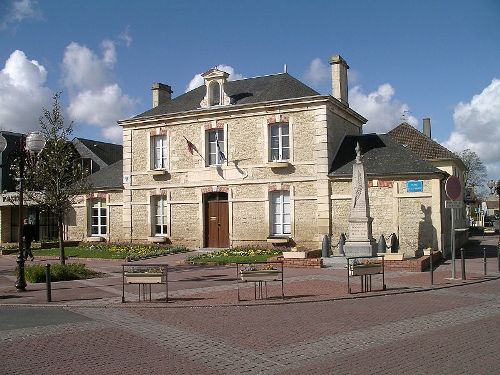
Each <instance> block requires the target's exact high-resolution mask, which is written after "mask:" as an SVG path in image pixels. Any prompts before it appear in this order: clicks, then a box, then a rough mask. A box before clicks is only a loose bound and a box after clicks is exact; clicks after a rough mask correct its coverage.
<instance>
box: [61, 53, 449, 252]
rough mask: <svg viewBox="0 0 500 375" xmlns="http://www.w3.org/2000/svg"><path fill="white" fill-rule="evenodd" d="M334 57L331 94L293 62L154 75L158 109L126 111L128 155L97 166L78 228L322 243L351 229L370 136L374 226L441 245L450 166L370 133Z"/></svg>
mask: <svg viewBox="0 0 500 375" xmlns="http://www.w3.org/2000/svg"><path fill="white" fill-rule="evenodd" d="M330 64H331V70H332V95H321V94H319V93H318V92H316V91H314V90H313V89H311V88H309V87H308V86H306V85H305V84H303V83H302V82H300V81H298V80H297V79H295V78H294V77H292V76H291V75H289V74H287V73H281V74H275V75H268V76H261V77H255V78H249V79H242V80H237V81H229V80H228V74H227V73H226V72H223V71H221V70H219V69H217V68H213V69H210V70H208V71H207V72H206V73H204V74H203V75H202V76H203V78H204V84H203V85H202V86H200V87H198V88H196V89H194V90H191V91H189V92H187V93H185V94H182V95H180V96H178V97H175V98H172V90H171V88H170V86H168V85H166V84H161V83H156V84H154V85H153V88H152V95H153V108H152V109H150V110H148V111H146V112H144V113H141V114H139V115H137V116H135V117H133V118H130V119H127V120H122V121H119V124H120V125H121V126H122V127H123V147H124V149H123V150H124V154H123V165H121V164H120V163H116V164H115V165H111V166H109V167H107V168H104V169H102V170H101V171H99V172H98V173H96V174H95V175H94V176H93V178H95V180H94V181H93V183H94V186H95V187H96V191H95V193H94V194H92V195H91V196H88V197H85V198H82V201H81V202H80V203H79V204H78V205H76V206H75V211H74V212H73V213H72V216H71V217H70V219H69V220H68V226H67V228H68V235H69V237H70V238H71V239H80V240H81V239H86V238H87V239H88V238H91V239H92V240H108V241H126V242H146V241H150V242H158V243H161V242H171V243H176V244H183V245H186V246H189V247H234V246H238V245H245V244H274V245H278V244H282V245H283V244H288V245H294V244H296V245H299V246H304V247H306V248H310V249H318V248H319V247H320V246H321V241H322V237H323V236H324V235H325V234H327V235H331V236H332V237H333V238H334V239H335V238H338V236H339V235H340V233H341V232H346V228H347V217H348V216H349V209H350V208H349V200H350V194H351V190H350V189H351V187H350V180H351V175H350V174H351V172H350V171H349V165H351V164H352V161H353V160H354V147H355V143H353V142H355V141H359V142H360V145H361V148H362V153H363V154H364V156H363V158H364V159H363V160H364V161H365V162H366V171H367V176H368V179H369V186H370V187H369V196H370V205H371V210H372V214H373V216H374V220H373V235H374V236H375V237H376V238H378V237H379V236H380V235H381V234H384V235H385V236H386V237H387V236H389V235H390V234H391V233H396V234H397V235H398V237H400V239H401V240H400V242H401V248H402V251H404V252H405V253H406V255H407V256H413V255H414V253H415V251H416V250H418V249H421V248H423V247H427V246H432V247H434V248H435V249H441V248H442V247H443V246H444V245H445V244H444V243H443V239H442V237H441V233H442V221H441V214H442V186H443V181H444V179H445V177H446V175H447V173H446V172H445V171H442V170H440V169H438V168H436V167H434V166H433V165H431V164H430V163H429V162H427V161H425V160H422V158H421V157H419V156H418V155H416V154H415V153H413V152H412V151H411V150H408V149H407V148H405V147H403V146H401V145H400V144H398V143H397V142H395V141H394V140H393V139H392V138H391V137H389V136H387V135H362V127H363V124H364V123H366V119H365V118H363V117H362V116H361V115H360V114H358V113H356V112H355V111H353V110H352V109H351V108H349V103H348V96H347V69H348V68H349V67H348V65H347V63H346V62H345V60H344V59H342V57H340V56H334V57H332V58H331V60H330ZM121 168H122V169H121ZM111 176H112V177H111ZM108 177H109V178H108Z"/></svg>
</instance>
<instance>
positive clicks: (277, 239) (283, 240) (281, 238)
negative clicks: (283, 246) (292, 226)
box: [267, 237, 290, 243]
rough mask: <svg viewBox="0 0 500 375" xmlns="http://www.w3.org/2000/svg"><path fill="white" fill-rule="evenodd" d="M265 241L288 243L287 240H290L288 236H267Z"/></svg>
mask: <svg viewBox="0 0 500 375" xmlns="http://www.w3.org/2000/svg"><path fill="white" fill-rule="evenodd" d="M267 242H271V243H288V242H290V237H267Z"/></svg>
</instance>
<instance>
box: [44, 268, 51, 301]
mask: <svg viewBox="0 0 500 375" xmlns="http://www.w3.org/2000/svg"><path fill="white" fill-rule="evenodd" d="M45 285H46V289H47V302H51V301H52V289H51V285H50V263H47V264H46V265H45Z"/></svg>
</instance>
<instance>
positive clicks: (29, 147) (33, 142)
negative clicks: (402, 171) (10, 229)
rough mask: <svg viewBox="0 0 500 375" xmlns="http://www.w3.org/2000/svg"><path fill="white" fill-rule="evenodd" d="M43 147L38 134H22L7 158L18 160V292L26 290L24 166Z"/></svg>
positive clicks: (0, 147)
mask: <svg viewBox="0 0 500 375" xmlns="http://www.w3.org/2000/svg"><path fill="white" fill-rule="evenodd" d="M44 146H45V137H44V136H43V134H42V133H40V132H32V133H30V134H28V135H27V136H26V135H24V134H22V135H21V139H19V142H18V149H17V150H16V151H14V152H13V153H12V154H11V155H9V157H11V156H14V157H15V156H17V157H18V160H19V226H18V229H19V232H18V237H17V239H18V244H19V254H18V255H17V266H18V274H17V280H16V289H17V290H18V291H25V290H26V278H25V277H24V254H23V245H24V244H23V229H24V220H23V203H24V202H23V198H24V197H23V196H24V168H25V164H26V159H27V157H29V154H30V153H31V154H37V153H39V152H40V151H42V149H43V148H44ZM6 147H7V141H6V139H5V137H4V136H3V135H2V134H0V152H4V151H5V148H6Z"/></svg>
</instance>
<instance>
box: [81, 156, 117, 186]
mask: <svg viewBox="0 0 500 375" xmlns="http://www.w3.org/2000/svg"><path fill="white" fill-rule="evenodd" d="M87 182H88V183H89V184H90V185H91V186H92V189H123V160H119V161H117V162H116V163H114V164H111V165H109V166H107V167H104V168H102V169H100V170H99V171H97V172H95V173H92V174H91V175H90V176H89V177H87Z"/></svg>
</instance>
